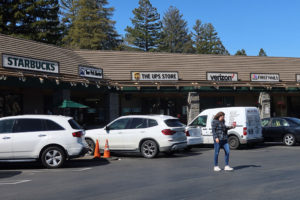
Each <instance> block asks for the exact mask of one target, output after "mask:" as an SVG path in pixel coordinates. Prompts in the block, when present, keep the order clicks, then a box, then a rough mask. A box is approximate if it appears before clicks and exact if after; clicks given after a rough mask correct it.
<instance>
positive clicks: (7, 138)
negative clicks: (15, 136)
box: [2, 137, 10, 140]
mask: <svg viewBox="0 0 300 200" xmlns="http://www.w3.org/2000/svg"><path fill="white" fill-rule="evenodd" d="M2 139H3V140H9V139H10V137H3V138H2Z"/></svg>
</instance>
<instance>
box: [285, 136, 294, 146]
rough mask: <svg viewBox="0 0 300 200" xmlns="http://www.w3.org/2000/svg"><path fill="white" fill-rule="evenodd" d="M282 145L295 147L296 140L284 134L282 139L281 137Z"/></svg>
mask: <svg viewBox="0 0 300 200" xmlns="http://www.w3.org/2000/svg"><path fill="white" fill-rule="evenodd" d="M283 143H284V144H285V145H286V146H293V145H295V143H296V138H295V136H294V135H292V134H286V135H285V136H284V137H283Z"/></svg>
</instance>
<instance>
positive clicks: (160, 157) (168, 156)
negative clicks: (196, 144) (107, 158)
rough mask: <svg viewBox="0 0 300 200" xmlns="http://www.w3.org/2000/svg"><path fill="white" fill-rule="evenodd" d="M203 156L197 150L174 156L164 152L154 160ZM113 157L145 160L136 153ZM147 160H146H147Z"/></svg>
mask: <svg viewBox="0 0 300 200" xmlns="http://www.w3.org/2000/svg"><path fill="white" fill-rule="evenodd" d="M200 154H202V153H201V152H199V151H196V150H190V151H177V152H174V153H173V154H171V155H169V154H165V153H163V152H161V153H159V154H158V156H157V157H155V158H154V159H162V158H181V157H190V156H197V155H200ZM111 155H113V156H116V157H128V158H142V159H143V158H144V157H143V156H142V155H141V153H136V152H112V153H111ZM145 159H146V158H145Z"/></svg>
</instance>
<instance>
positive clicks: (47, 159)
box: [40, 146, 66, 169]
mask: <svg viewBox="0 0 300 200" xmlns="http://www.w3.org/2000/svg"><path fill="white" fill-rule="evenodd" d="M40 159H41V162H42V164H43V166H44V167H46V168H50V169H51V168H59V167H61V166H63V164H64V163H65V161H66V154H65V152H64V150H63V149H62V148H60V147H56V146H52V147H48V148H46V149H45V150H44V151H43V152H42V155H41V158H40Z"/></svg>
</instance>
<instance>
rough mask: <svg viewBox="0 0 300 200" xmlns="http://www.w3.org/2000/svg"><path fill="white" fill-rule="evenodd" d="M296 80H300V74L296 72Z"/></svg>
mask: <svg viewBox="0 0 300 200" xmlns="http://www.w3.org/2000/svg"><path fill="white" fill-rule="evenodd" d="M296 81H297V82H300V74H296Z"/></svg>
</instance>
